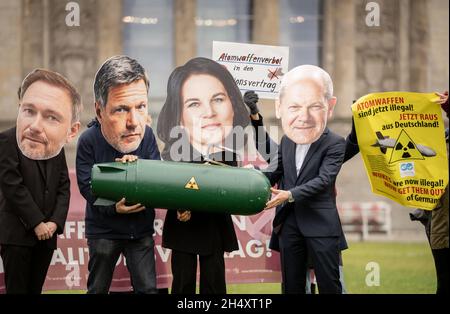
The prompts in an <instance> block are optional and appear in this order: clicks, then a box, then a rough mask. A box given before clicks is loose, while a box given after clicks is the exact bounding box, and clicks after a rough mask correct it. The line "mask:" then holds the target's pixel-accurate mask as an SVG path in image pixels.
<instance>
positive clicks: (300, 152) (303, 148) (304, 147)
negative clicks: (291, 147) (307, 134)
mask: <svg viewBox="0 0 450 314" xmlns="http://www.w3.org/2000/svg"><path fill="white" fill-rule="evenodd" d="M310 146H311V144H297V147H296V148H295V167H296V168H297V176H298V173H299V172H300V169H301V168H302V165H303V161H304V160H305V157H306V154H307V153H308V150H309V147H310Z"/></svg>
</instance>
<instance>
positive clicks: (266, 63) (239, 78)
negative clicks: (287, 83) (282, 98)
mask: <svg viewBox="0 0 450 314" xmlns="http://www.w3.org/2000/svg"><path fill="white" fill-rule="evenodd" d="M212 55H213V56H212V59H213V60H214V61H217V62H218V63H220V64H222V65H223V66H225V67H226V68H227V69H228V71H230V73H231V75H233V78H234V80H235V81H236V84H237V85H238V87H239V89H240V90H241V92H242V93H245V92H246V91H247V90H253V91H255V92H256V93H257V94H258V96H259V97H260V98H266V99H275V98H276V97H277V94H278V92H279V90H280V83H281V79H282V77H283V75H284V74H285V73H286V72H287V71H288V62H289V47H280V46H267V45H253V44H240V43H233V42H223V41H214V42H213V54H212Z"/></svg>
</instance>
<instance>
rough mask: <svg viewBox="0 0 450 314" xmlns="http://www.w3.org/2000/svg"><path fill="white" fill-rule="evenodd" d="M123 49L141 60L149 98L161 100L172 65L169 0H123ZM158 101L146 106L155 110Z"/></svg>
mask: <svg viewBox="0 0 450 314" xmlns="http://www.w3.org/2000/svg"><path fill="white" fill-rule="evenodd" d="M122 21H123V51H124V53H125V54H127V55H129V56H130V57H133V58H135V59H136V60H138V61H139V63H141V64H142V65H143V66H144V67H145V69H146V70H147V72H148V75H149V78H150V92H149V96H150V99H151V100H154V101H156V103H157V104H158V103H160V102H163V101H164V99H165V97H166V89H167V80H168V78H169V75H170V73H171V72H172V71H173V69H174V68H175V65H174V56H173V51H174V44H173V28H174V26H173V25H174V23H173V1H172V0H124V1H123V19H122ZM160 106H161V104H158V105H157V106H156V107H155V106H153V107H152V106H150V111H151V112H159V111H158V109H159V107H160Z"/></svg>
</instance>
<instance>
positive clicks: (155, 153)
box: [149, 131, 161, 160]
mask: <svg viewBox="0 0 450 314" xmlns="http://www.w3.org/2000/svg"><path fill="white" fill-rule="evenodd" d="M149 146H150V159H151V160H161V154H160V153H159V149H158V144H157V142H156V137H155V134H153V131H151V132H150V145H149Z"/></svg>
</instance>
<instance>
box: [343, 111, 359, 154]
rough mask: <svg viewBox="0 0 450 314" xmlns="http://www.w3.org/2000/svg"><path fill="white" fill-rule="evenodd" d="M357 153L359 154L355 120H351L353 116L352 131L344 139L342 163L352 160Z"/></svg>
mask: <svg viewBox="0 0 450 314" xmlns="http://www.w3.org/2000/svg"><path fill="white" fill-rule="evenodd" d="M358 153H359V146H358V138H357V136H356V128H355V120H354V119H353V116H352V130H351V131H350V134H349V135H347V138H346V139H345V155H344V162H346V161H347V160H349V159H351V158H353V156H355V155H356V154H358Z"/></svg>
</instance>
